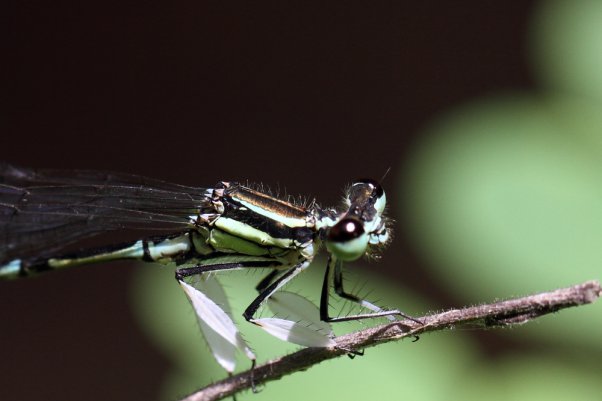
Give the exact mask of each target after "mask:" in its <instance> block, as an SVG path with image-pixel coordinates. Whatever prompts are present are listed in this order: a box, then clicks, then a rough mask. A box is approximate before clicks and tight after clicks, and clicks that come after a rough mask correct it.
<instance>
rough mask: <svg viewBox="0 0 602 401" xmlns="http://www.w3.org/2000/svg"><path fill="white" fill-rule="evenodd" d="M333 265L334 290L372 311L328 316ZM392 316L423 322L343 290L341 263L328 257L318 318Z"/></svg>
mask: <svg viewBox="0 0 602 401" xmlns="http://www.w3.org/2000/svg"><path fill="white" fill-rule="evenodd" d="M333 265H334V278H333V282H334V289H335V292H336V293H337V294H338V295H339V296H340V297H341V298H345V299H348V300H350V301H353V302H356V303H358V304H359V305H361V306H363V307H364V308H366V309H370V310H371V311H373V313H363V314H357V315H349V316H341V317H330V316H329V314H328V298H329V296H330V286H329V282H330V274H331V271H332V267H333ZM393 316H401V317H403V318H405V319H409V320H412V321H414V322H416V323H419V324H423V323H422V322H421V321H419V320H417V319H415V318H413V317H411V316H409V315H406V314H405V313H403V312H401V311H399V310H397V309H393V310H384V309H382V308H380V307H378V306H376V305H374V304H372V303H370V302H368V301H366V300H364V299H361V298H360V297H358V296H356V295H353V294H350V293H348V292H345V290H344V289H343V272H342V263H341V261H339V260H337V259H336V258H335V257H333V256H332V255H331V256H330V258H329V259H328V263H327V265H326V272H325V274H324V282H323V284H322V295H321V297H320V318H321V319H322V320H324V321H325V322H345V321H349V320H360V319H368V318H375V317H386V318H388V319H389V320H395V319H394V318H393Z"/></svg>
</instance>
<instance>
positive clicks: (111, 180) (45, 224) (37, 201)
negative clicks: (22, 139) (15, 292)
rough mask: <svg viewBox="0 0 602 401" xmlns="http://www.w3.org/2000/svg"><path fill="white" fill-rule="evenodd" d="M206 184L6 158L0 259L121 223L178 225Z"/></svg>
mask: <svg viewBox="0 0 602 401" xmlns="http://www.w3.org/2000/svg"><path fill="white" fill-rule="evenodd" d="M204 192H205V189H203V188H194V187H187V186H182V185H177V184H171V183H167V182H164V181H159V180H153V179H149V178H145V177H140V176H136V175H127V174H115V173H105V172H96V171H87V170H74V171H68V170H32V169H24V168H18V167H14V166H11V165H8V164H0V262H2V261H7V260H11V259H15V258H23V257H26V256H32V255H36V256H37V254H39V253H43V252H51V251H55V250H57V249H60V248H62V247H64V246H65V245H67V244H69V243H72V242H74V241H76V240H80V239H83V238H86V237H90V236H92V235H96V234H99V233H102V232H106V231H111V230H118V229H148V230H155V231H160V230H172V231H173V230H178V229H184V228H186V227H189V224H190V216H192V215H195V214H197V213H198V211H199V209H200V208H203V207H207V206H209V204H208V201H207V199H206V197H205V195H204Z"/></svg>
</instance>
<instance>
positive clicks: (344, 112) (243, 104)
mask: <svg viewBox="0 0 602 401" xmlns="http://www.w3.org/2000/svg"><path fill="white" fill-rule="evenodd" d="M215 3H217V2H215ZM274 3H275V4H271V5H269V6H267V5H265V4H259V3H258V2H253V3H252V4H251V3H249V4H246V3H242V4H231V5H219V4H204V3H203V2H198V1H177V2H171V3H167V2H158V1H147V2H143V3H140V4H137V5H131V4H126V3H124V2H111V1H102V2H96V3H93V2H81V3H80V2H70V1H63V2H60V1H59V2H42V1H29V2H19V3H18V5H15V6H13V7H12V9H10V10H9V12H8V13H7V15H8V25H7V29H8V32H7V33H8V35H7V36H6V37H7V39H8V48H7V49H6V50H5V51H4V53H5V56H6V57H5V58H4V59H5V61H4V62H3V63H5V68H7V70H5V71H6V72H5V74H4V75H3V78H4V80H5V81H6V82H5V83H4V84H3V88H5V90H4V91H3V92H4V93H5V94H7V95H8V96H7V99H6V101H7V103H8V105H7V107H6V108H4V112H3V113H2V129H1V131H2V133H1V139H0V159H1V160H4V161H8V162H11V163H14V164H18V165H26V166H31V167H57V168H93V169H103V170H116V171H124V172H130V173H137V174H144V175H149V176H152V177H155V178H161V179H165V180H169V181H174V182H179V183H184V184H191V185H199V186H207V185H212V184H213V183H215V182H216V181H218V180H221V179H236V180H247V179H248V180H250V181H263V182H265V183H267V184H270V185H272V186H276V185H279V186H280V187H281V188H286V189H287V191H288V192H290V193H293V194H297V193H301V194H308V195H315V196H317V197H318V198H319V199H320V200H321V201H322V202H323V203H325V204H332V203H336V202H337V201H338V199H339V197H340V195H341V192H340V191H341V188H343V187H344V185H345V184H346V183H348V182H349V181H350V180H352V179H353V178H357V177H363V176H371V177H376V178H378V177H380V176H382V174H383V173H384V172H385V171H386V170H387V168H389V167H391V168H392V170H391V173H390V175H389V177H388V178H387V180H388V182H389V187H391V188H390V189H389V188H387V189H388V191H389V193H390V198H389V199H395V198H396V197H401V196H403V194H397V193H395V191H394V185H393V183H395V182H396V180H397V176H398V168H399V167H400V165H401V162H402V160H403V158H404V157H405V156H407V154H408V152H409V151H411V145H412V143H413V142H414V141H416V139H417V137H418V136H419V135H420V130H421V128H422V127H424V126H425V125H426V124H427V123H428V122H429V120H430V119H432V118H433V117H434V116H436V115H437V114H438V113H440V112H444V111H446V110H449V109H451V108H452V107H454V106H455V105H457V104H459V103H461V102H464V101H469V100H471V99H474V98H477V97H480V96H484V95H487V94H490V93H493V92H496V91H504V90H507V89H521V88H529V87H532V86H533V83H532V78H531V76H530V75H529V71H528V69H527V65H526V57H525V49H524V43H525V36H526V33H527V32H526V31H527V24H528V22H529V18H530V14H531V11H532V4H531V3H530V2H510V3H508V2H499V1H465V2H462V3H461V6H460V5H459V3H457V2H431V3H429V2H399V1H395V2H390V3H387V2H374V3H367V2H366V3H365V4H363V5H359V3H364V2H357V3H358V4H355V5H353V4H349V3H348V2H345V3H344V4H345V6H344V7H343V3H341V2H331V3H329V4H319V5H313V6H312V5H306V3H305V2H304V5H301V3H299V2H291V3H288V2H281V1H280V2H274ZM419 3H420V4H419ZM168 4H169V5H168ZM397 232H398V235H397V239H396V241H397V242H396V247H395V250H393V251H390V252H391V253H392V255H389V257H388V258H387V259H386V263H385V265H384V266H383V267H382V269H379V270H380V271H383V272H385V274H389V275H391V276H392V277H393V276H395V277H396V278H397V279H399V280H405V281H406V282H409V283H411V285H413V286H414V287H416V288H417V289H418V290H421V291H423V292H424V293H426V294H429V295H430V296H431V297H437V299H438V301H436V302H438V303H440V304H441V305H442V306H443V305H446V304H448V302H452V301H453V300H452V299H450V298H449V297H450V296H449V295H447V294H446V293H445V289H444V288H440V287H439V286H438V284H437V281H436V279H435V278H433V277H431V276H429V274H428V269H427V268H428V266H424V265H423V264H422V263H421V261H420V260H418V259H417V258H416V257H414V256H413V251H412V249H411V247H410V246H409V245H408V241H407V239H406V238H404V235H403V229H402V228H401V229H400V228H398V230H397ZM399 265H404V266H405V267H406V268H405V269H404V270H403V271H399V270H397V269H396V270H395V271H394V269H393V267H394V266H399ZM130 272H131V269H130V267H128V266H127V265H123V264H117V265H108V266H101V267H97V268H91V269H88V270H87V271H85V272H77V273H76V272H74V273H72V274H61V275H60V277H58V278H57V277H47V278H44V279H40V280H32V281H28V282H11V283H0V284H1V285H0V287H1V288H0V300H1V305H2V307H1V308H0V347H1V349H0V398H1V399H2V400H33V399H44V400H65V399H82V397H81V396H82V394H85V399H86V400H88V401H92V400H107V399H130V400H134V399H140V400H142V399H154V398H155V397H154V395H155V393H156V387H155V386H158V385H159V382H160V379H161V377H162V374H163V372H165V370H166V369H167V368H168V366H166V361H165V360H164V359H162V357H161V356H160V355H159V354H158V353H156V351H154V350H153V349H152V348H151V347H150V345H149V344H148V343H147V342H146V338H145V336H144V335H143V334H142V333H141V332H140V331H139V329H138V328H137V327H136V326H135V325H134V322H133V319H132V316H131V313H130V311H129V308H128V295H127V292H126V291H127V287H128V275H129V273H130ZM496 346H499V344H498V345H496ZM124 372H127V374H125V373H124Z"/></svg>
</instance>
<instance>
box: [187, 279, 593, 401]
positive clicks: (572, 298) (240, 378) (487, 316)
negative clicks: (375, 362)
mask: <svg viewBox="0 0 602 401" xmlns="http://www.w3.org/2000/svg"><path fill="white" fill-rule="evenodd" d="M601 291H602V289H601V287H600V284H599V283H598V281H587V282H585V283H583V284H579V285H575V286H572V287H567V288H562V289H559V290H555V291H550V292H542V293H540V294H536V295H531V296H527V297H523V298H515V299H510V300H507V301H500V302H494V303H491V304H487V305H479V306H472V307H467V308H463V309H452V310H449V311H447V312H443V313H437V314H433V315H428V316H424V317H421V318H419V320H421V321H422V322H423V323H424V325H420V324H418V323H416V322H412V321H411V320H402V321H399V322H394V323H390V324H387V325H382V326H378V327H374V328H370V329H365V330H361V331H357V332H355V333H351V334H346V335H343V336H340V337H337V338H336V343H337V345H336V347H334V348H305V349H302V350H300V351H297V352H294V353H292V354H289V355H286V356H283V357H280V358H277V359H274V360H272V361H268V362H267V363H265V364H264V365H261V366H258V367H256V368H255V369H254V370H253V372H251V371H250V370H248V371H245V372H242V373H240V374H238V375H235V376H232V377H229V378H227V379H224V380H221V381H219V382H216V383H213V384H210V385H208V386H207V387H205V388H203V389H201V390H199V391H197V392H195V393H193V394H191V395H189V396H188V397H186V398H184V399H183V400H182V401H210V400H219V399H222V398H225V397H228V396H231V395H233V394H236V393H238V392H240V391H242V390H244V389H248V388H250V387H251V385H252V380H254V381H255V383H258V384H263V383H265V382H268V381H271V380H276V379H279V378H281V377H282V376H284V375H287V374H290V373H293V372H297V371H302V370H307V369H308V368H309V367H311V366H313V365H315V364H317V363H319V362H321V361H324V360H327V359H332V358H336V357H338V356H341V355H345V354H348V353H349V352H352V351H353V350H361V349H364V348H368V347H372V346H375V345H377V344H382V343H385V342H388V341H393V340H399V339H402V338H404V337H414V336H417V335H419V334H422V333H427V332H430V331H439V330H445V329H452V328H455V327H458V326H467V325H468V326H471V327H478V328H482V329H488V328H495V327H506V326H511V325H516V324H522V323H526V322H528V321H529V320H531V319H534V318H537V317H540V316H543V315H546V314H548V313H552V312H556V311H558V310H560V309H564V308H569V307H571V306H579V305H584V304H589V303H593V302H594V301H595V300H596V299H597V298H598V297H599V296H600V293H601Z"/></svg>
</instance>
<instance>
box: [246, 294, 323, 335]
mask: <svg viewBox="0 0 602 401" xmlns="http://www.w3.org/2000/svg"><path fill="white" fill-rule="evenodd" d="M267 304H268V306H269V308H270V309H271V310H272V312H274V314H275V315H276V316H278V318H276V317H274V318H262V319H255V320H253V323H255V324H257V325H259V326H260V327H262V328H263V329H264V330H265V331H267V332H268V333H270V334H271V335H273V336H275V337H277V338H280V339H281V340H284V341H288V342H291V343H294V344H299V345H304V346H306V347H330V346H332V345H334V341H333V340H332V337H333V333H332V328H331V326H330V324H329V323H327V322H323V321H321V320H320V311H319V310H318V308H317V307H316V305H314V304H313V303H312V302H310V301H309V300H308V299H307V298H304V297H302V296H301V295H299V294H295V293H292V292H288V291H280V292H277V293H276V294H273V295H272V296H271V297H270V298H268V300H267Z"/></svg>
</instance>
